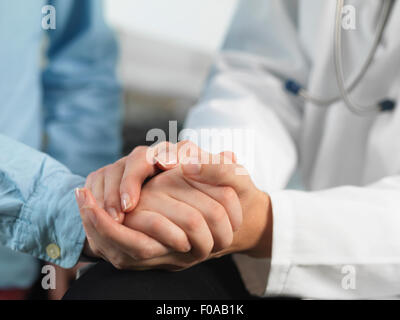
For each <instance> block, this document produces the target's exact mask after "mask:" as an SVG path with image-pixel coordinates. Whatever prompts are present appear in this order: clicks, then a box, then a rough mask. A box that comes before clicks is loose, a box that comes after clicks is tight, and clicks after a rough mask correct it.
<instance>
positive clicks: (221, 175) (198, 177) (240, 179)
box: [181, 153, 252, 197]
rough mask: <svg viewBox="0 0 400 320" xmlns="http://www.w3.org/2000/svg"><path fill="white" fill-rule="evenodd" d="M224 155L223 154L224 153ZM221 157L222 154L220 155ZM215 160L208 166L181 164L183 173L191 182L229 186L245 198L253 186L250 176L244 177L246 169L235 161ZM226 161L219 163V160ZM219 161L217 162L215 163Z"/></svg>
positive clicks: (195, 163)
mask: <svg viewBox="0 0 400 320" xmlns="http://www.w3.org/2000/svg"><path fill="white" fill-rule="evenodd" d="M222 154H223V153H222ZM220 155H221V154H220ZM220 155H216V156H217V157H219V158H215V156H212V157H211V158H212V159H211V160H212V161H209V162H208V163H207V164H201V163H199V162H193V161H191V162H190V163H187V164H181V169H182V173H183V175H184V176H185V177H186V178H189V179H191V180H194V181H197V182H200V183H204V184H209V185H214V186H228V187H231V188H233V189H234V190H235V192H236V193H237V195H238V196H239V197H241V196H243V195H244V194H246V193H247V192H248V190H249V189H250V184H252V182H251V179H250V176H249V175H248V174H246V175H244V174H243V172H244V171H245V169H244V168H243V166H241V165H238V164H236V163H235V161H232V159H233V157H232V158H231V159H230V160H231V161H230V162H229V161H225V160H226V159H225V158H224V157H220ZM221 158H222V159H223V160H224V161H218V159H221ZM215 159H217V161H215Z"/></svg>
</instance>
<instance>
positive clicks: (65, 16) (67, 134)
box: [42, 0, 122, 176]
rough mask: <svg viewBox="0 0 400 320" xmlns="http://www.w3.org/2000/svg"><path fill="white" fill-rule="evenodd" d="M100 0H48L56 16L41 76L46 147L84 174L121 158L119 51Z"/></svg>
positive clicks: (47, 151)
mask: <svg viewBox="0 0 400 320" xmlns="http://www.w3.org/2000/svg"><path fill="white" fill-rule="evenodd" d="M102 3H103V1H98V0H71V1H63V0H51V1H49V4H51V5H53V6H54V7H55V9H56V13H57V20H56V29H55V30H51V29H50V30H49V31H48V40H49V41H48V49H47V64H46V67H45V69H44V71H43V77H42V79H43V81H42V83H43V95H44V96H43V101H44V112H45V131H46V140H45V142H46V143H45V151H46V153H48V154H49V155H51V156H52V157H53V158H55V159H57V160H58V161H60V162H61V163H63V164H64V165H66V166H67V167H68V168H69V169H70V170H72V172H74V173H76V174H80V175H83V176H86V175H87V174H89V173H90V172H92V171H95V170H97V169H98V168H100V167H103V166H105V165H107V164H110V163H112V162H114V161H116V160H117V159H119V158H120V157H121V145H122V142H121V136H122V135H121V123H122V122H121V114H122V101H121V90H120V85H119V83H118V81H117V78H116V63H117V56H118V50H117V44H116V41H115V38H114V34H113V32H112V31H111V30H110V29H109V28H108V26H107V25H106V23H105V22H104V19H103V10H102Z"/></svg>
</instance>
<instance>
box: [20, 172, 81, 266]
mask: <svg viewBox="0 0 400 320" xmlns="http://www.w3.org/2000/svg"><path fill="white" fill-rule="evenodd" d="M83 184H84V179H83V178H81V177H79V176H75V175H71V174H70V173H67V172H65V171H59V172H55V173H53V174H52V175H51V177H48V178H47V179H45V180H44V181H43V182H42V183H40V184H38V185H37V188H36V190H35V191H34V192H33V194H32V195H31V196H30V198H29V199H28V201H27V202H26V204H25V205H24V207H23V209H22V212H21V215H20V217H19V218H18V220H17V221H16V224H15V229H14V232H15V235H16V237H15V239H16V241H15V244H14V246H15V248H14V249H15V250H17V251H20V252H25V253H28V254H30V255H33V256H35V257H37V258H39V259H42V260H45V261H48V262H52V263H54V264H57V265H59V266H61V267H63V268H72V267H73V266H75V265H76V264H77V262H78V260H79V257H80V255H81V252H82V250H83V245H84V242H85V239H86V234H85V232H84V229H83V225H82V220H81V217H80V214H79V208H78V205H77V203H76V200H75V194H74V189H75V188H77V187H81V186H82V185H83Z"/></svg>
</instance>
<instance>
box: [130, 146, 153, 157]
mask: <svg viewBox="0 0 400 320" xmlns="http://www.w3.org/2000/svg"><path fill="white" fill-rule="evenodd" d="M148 149H149V147H147V146H138V147H136V148H135V149H133V151H132V152H131V153H130V155H129V156H128V158H132V157H136V156H138V155H143V154H146V153H147V150H148Z"/></svg>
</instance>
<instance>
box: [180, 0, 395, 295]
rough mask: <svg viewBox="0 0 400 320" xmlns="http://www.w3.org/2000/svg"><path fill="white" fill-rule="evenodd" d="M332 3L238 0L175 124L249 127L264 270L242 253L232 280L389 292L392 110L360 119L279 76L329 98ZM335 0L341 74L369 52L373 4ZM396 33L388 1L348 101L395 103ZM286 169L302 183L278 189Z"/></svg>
mask: <svg viewBox="0 0 400 320" xmlns="http://www.w3.org/2000/svg"><path fill="white" fill-rule="evenodd" d="M335 3H336V1H333V0H329V1H327V0H324V1H321V0H301V1H296V0H268V1H266V0H243V1H241V2H240V4H239V7H238V10H237V13H236V15H235V17H234V19H233V23H232V26H231V28H230V30H229V32H228V34H227V38H226V41H225V45H224V48H223V50H222V53H221V55H222V60H220V63H219V64H218V65H217V66H216V67H215V70H214V72H213V73H212V75H211V76H210V79H209V82H208V85H207V87H206V90H205V93H204V96H203V97H202V99H201V100H200V102H199V103H198V105H197V106H196V107H195V108H193V109H192V111H191V113H190V114H189V117H188V119H187V123H186V127H188V128H193V129H196V130H199V129H200V128H210V127H217V128H237V127H241V128H252V129H254V130H255V132H256V134H255V140H254V143H255V148H254V152H255V154H256V157H255V162H254V168H253V170H251V175H252V178H253V180H254V181H255V183H256V185H257V186H258V187H259V188H260V189H262V190H263V191H266V192H268V193H269V194H270V195H271V199H272V207H273V248H272V258H271V261H270V267H267V264H266V263H265V261H255V260H254V261H253V262H254V263H255V265H254V267H251V265H250V267H249V266H247V267H246V268H247V269H246V273H247V277H246V275H245V277H244V278H248V277H250V278H251V277H253V280H254V278H255V279H257V281H258V284H262V283H263V281H262V279H263V278H268V283H267V285H266V287H263V290H262V291H263V294H264V295H295V296H300V297H303V298H323V299H325V298H328V299H329V298H334V299H335V298H338V299H348V298H392V297H396V296H400V107H397V109H396V110H395V111H394V112H387V113H380V114H378V115H373V116H367V117H365V116H364V117H360V116H357V115H354V114H352V113H351V112H350V111H349V110H348V109H347V108H346V106H345V104H344V103H343V102H342V101H339V102H337V103H334V104H333V105H330V106H328V107H320V106H316V105H313V104H311V103H308V102H304V101H302V100H301V98H294V97H292V96H290V94H288V93H287V92H286V91H285V90H284V89H283V85H282V82H281V81H280V80H279V79H280V77H284V78H294V79H296V80H297V81H299V82H300V83H302V84H303V85H305V87H306V88H308V90H309V91H310V92H311V93H312V94H313V95H315V96H319V97H332V96H335V95H338V92H339V91H338V88H337V84H336V78H335V73H334V63H333V32H334V31H333V30H334V29H333V28H334V21H335ZM346 3H347V4H352V5H354V6H355V8H356V10H357V11H356V12H357V21H356V27H357V29H356V30H351V31H349V30H348V31H344V32H343V57H344V61H345V62H344V68H345V77H346V79H348V80H350V79H352V77H354V76H355V74H356V73H357V72H358V71H359V69H360V67H361V65H362V63H363V61H364V59H365V57H366V55H367V54H368V52H369V50H370V48H371V44H372V42H373V38H374V36H375V31H376V26H377V21H378V17H379V13H380V8H381V3H382V2H381V1H376V0H358V1H356V0H353V1H346ZM399 32H400V3H398V2H397V3H396V4H395V6H394V9H393V12H392V16H391V18H390V20H389V23H388V26H387V29H386V32H385V35H384V38H383V41H382V43H381V45H380V47H379V49H378V51H377V54H376V57H375V59H374V61H373V64H372V66H371V67H370V69H369V71H368V73H367V74H366V76H365V78H364V79H363V81H362V83H361V84H360V85H359V86H358V87H357V88H356V89H355V90H354V92H352V97H353V98H354V99H355V100H356V101H357V102H358V103H362V104H370V103H373V102H377V101H380V100H382V99H383V98H387V97H390V98H392V99H396V100H397V101H400V36H399ZM221 62H222V63H221ZM260 66H263V67H260ZM200 143H202V142H201V141H200ZM249 143H252V142H249ZM210 151H213V152H217V151H221V150H210ZM233 151H235V152H237V154H238V157H239V160H240V159H241V158H243V157H245V156H246V155H244V154H243V150H233ZM296 170H297V171H298V172H299V173H300V176H301V177H302V180H303V183H304V186H305V189H304V190H287V189H285V187H286V186H287V183H288V181H289V179H290V178H291V177H292V176H293V174H294V173H295V171H296ZM248 262H249V261H248ZM250 262H252V261H250ZM261 262H262V263H263V264H262V265H263V267H261V268H260V263H261ZM257 264H258V266H257ZM239 267H241V271H243V270H242V269H243V268H242V266H241V264H240V263H239ZM245 280H248V279H245ZM247 282H248V283H247V284H248V286H249V287H250V286H251V283H249V281H247ZM250 282H251V281H250Z"/></svg>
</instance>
